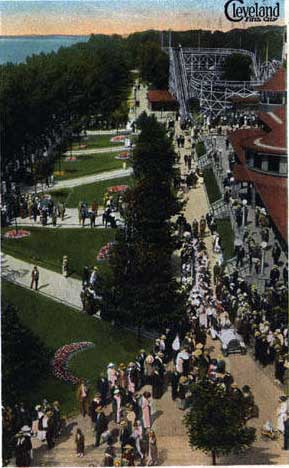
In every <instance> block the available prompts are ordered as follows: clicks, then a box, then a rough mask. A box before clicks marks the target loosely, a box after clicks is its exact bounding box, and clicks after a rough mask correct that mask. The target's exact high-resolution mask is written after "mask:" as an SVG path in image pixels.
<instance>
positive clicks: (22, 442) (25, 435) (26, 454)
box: [15, 426, 32, 466]
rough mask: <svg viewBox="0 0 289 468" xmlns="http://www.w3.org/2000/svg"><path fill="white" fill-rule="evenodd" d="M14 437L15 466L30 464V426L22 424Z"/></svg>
mask: <svg viewBox="0 0 289 468" xmlns="http://www.w3.org/2000/svg"><path fill="white" fill-rule="evenodd" d="M16 439H17V442H16V447H15V455H16V466H30V465H31V454H32V443H31V432H30V427H29V426H23V427H22V429H21V431H20V432H19V433H18V434H16Z"/></svg>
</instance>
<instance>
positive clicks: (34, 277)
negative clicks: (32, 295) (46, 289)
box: [30, 265, 39, 291]
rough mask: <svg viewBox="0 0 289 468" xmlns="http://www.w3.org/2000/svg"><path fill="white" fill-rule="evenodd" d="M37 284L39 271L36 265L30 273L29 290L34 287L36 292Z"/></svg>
mask: <svg viewBox="0 0 289 468" xmlns="http://www.w3.org/2000/svg"><path fill="white" fill-rule="evenodd" d="M38 283H39V270H38V268H37V266H36V265H34V268H33V270H32V273H31V285H30V289H33V286H34V285H35V291H37V290H38Z"/></svg>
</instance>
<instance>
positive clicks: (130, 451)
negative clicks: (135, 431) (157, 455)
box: [122, 444, 135, 466]
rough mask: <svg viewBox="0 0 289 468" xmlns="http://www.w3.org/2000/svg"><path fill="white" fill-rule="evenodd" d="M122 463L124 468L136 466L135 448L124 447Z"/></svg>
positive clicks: (130, 446)
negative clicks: (125, 467)
mask: <svg viewBox="0 0 289 468" xmlns="http://www.w3.org/2000/svg"><path fill="white" fill-rule="evenodd" d="M122 461H123V463H124V466H135V459H134V448H133V446H132V445H130V444H126V445H125V446H124V450H123V455H122Z"/></svg>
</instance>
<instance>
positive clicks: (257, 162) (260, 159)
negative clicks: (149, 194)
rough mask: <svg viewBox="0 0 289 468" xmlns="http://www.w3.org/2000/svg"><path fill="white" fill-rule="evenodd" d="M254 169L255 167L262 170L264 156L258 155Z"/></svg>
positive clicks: (255, 158)
mask: <svg viewBox="0 0 289 468" xmlns="http://www.w3.org/2000/svg"><path fill="white" fill-rule="evenodd" d="M254 167H255V168H256V169H262V156H260V155H258V154H257V155H256V156H255V157H254Z"/></svg>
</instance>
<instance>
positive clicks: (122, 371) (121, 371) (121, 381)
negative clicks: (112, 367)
mask: <svg viewBox="0 0 289 468" xmlns="http://www.w3.org/2000/svg"><path fill="white" fill-rule="evenodd" d="M118 385H119V387H121V388H123V389H126V388H127V374H126V366H125V364H124V363H123V362H122V363H121V364H120V365H119V366H118Z"/></svg>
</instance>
